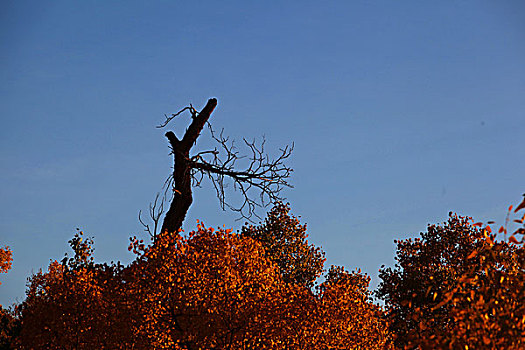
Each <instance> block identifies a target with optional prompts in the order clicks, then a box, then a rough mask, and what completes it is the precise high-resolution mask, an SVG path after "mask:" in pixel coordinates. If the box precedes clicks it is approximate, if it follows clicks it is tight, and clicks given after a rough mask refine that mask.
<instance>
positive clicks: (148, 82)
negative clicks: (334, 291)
mask: <svg viewBox="0 0 525 350" xmlns="http://www.w3.org/2000/svg"><path fill="white" fill-rule="evenodd" d="M524 62H525V5H524V3H523V2H521V1H461V2H448V1H441V2H420V1H403V2H392V1H377V2H369V1H324V2H319V1H275V2H273V1H265V2H248V1H221V2H216V1H209V2H204V1H203V2H196V1H195V2H190V1H187V2H181V1H148V2H145V1H143V2H138V1H83V2H80V1H79V2H74V1H54V2H41V1H30V2H28V1H3V2H2V3H1V5H0V63H1V64H0V77H1V82H2V83H1V94H0V99H1V100H0V115H1V117H2V128H1V129H0V136H1V137H0V157H1V160H2V163H1V167H2V170H1V172H0V184H1V187H0V193H1V196H0V198H1V202H0V206H1V207H0V215H1V219H0V245H4V244H7V245H9V246H10V247H11V248H12V249H13V251H14V264H13V269H12V270H11V271H10V272H9V273H8V274H7V275H2V276H0V281H1V282H2V286H1V287H0V303H1V304H3V305H5V306H7V305H9V304H11V303H12V302H15V301H21V300H23V296H24V290H25V282H26V278H27V277H28V276H29V275H30V274H31V273H32V272H36V271H38V269H40V268H45V267H46V266H47V264H48V263H49V260H50V259H61V258H62V257H63V255H64V253H65V252H66V251H68V245H67V240H68V239H69V238H71V237H72V235H73V234H74V232H75V228H76V227H79V228H81V229H83V230H84V231H85V232H86V233H87V234H89V235H90V236H93V237H94V239H95V256H96V259H97V260H99V261H111V260H114V261H116V260H120V261H122V262H124V263H125V262H129V261H130V259H131V258H132V255H131V254H130V253H129V252H128V251H127V244H128V237H129V236H130V235H137V234H142V232H141V231H142V228H141V226H140V224H139V223H138V221H137V213H138V211H139V210H140V209H143V210H144V209H146V208H147V205H148V203H149V202H150V201H151V200H152V199H153V197H154V195H155V193H156V192H157V191H159V190H160V189H161V187H162V183H163V181H164V180H165V178H166V176H167V175H168V174H169V171H170V166H171V163H172V159H171V158H170V156H169V149H168V145H167V141H166V139H165V138H164V136H163V133H164V131H162V130H159V129H155V127H154V126H155V125H157V124H158V123H159V122H161V121H162V120H163V115H164V113H172V112H175V111H177V110H179V109H180V108H182V107H184V106H185V105H187V104H188V103H193V105H194V106H196V107H198V108H201V107H202V106H204V104H205V103H206V101H207V99H208V98H210V97H217V98H218V100H219V105H218V107H217V109H216V111H215V112H214V114H213V115H212V118H211V119H210V121H211V122H212V123H213V124H214V125H215V127H216V128H223V127H224V129H225V131H226V132H227V133H228V134H229V135H231V136H232V137H233V138H237V139H242V137H250V138H252V137H259V136H262V135H265V136H266V139H267V143H268V149H275V150H276V149H277V148H278V147H281V146H284V145H286V144H289V143H291V142H295V151H294V155H293V158H292V159H291V161H290V165H291V166H292V167H293V168H294V169H295V171H294V174H293V177H292V179H291V182H292V183H293V185H294V189H291V190H287V191H286V192H285V193H284V194H285V196H286V197H287V198H288V200H289V201H290V202H291V207H292V211H293V212H294V213H295V214H296V215H300V216H301V220H302V221H303V222H305V223H307V224H308V227H309V234H310V240H311V242H312V243H315V244H316V245H321V246H322V247H323V249H324V250H325V251H326V254H327V258H328V262H327V263H328V264H339V265H344V266H346V267H347V268H348V269H354V268H362V269H363V270H364V271H365V272H367V273H369V274H370V275H371V276H372V278H373V280H372V284H373V285H375V284H377V278H376V273H377V270H378V268H379V267H380V265H381V264H386V265H391V264H392V263H393V256H394V252H395V251H394V244H393V240H394V239H396V238H403V237H408V236H415V235H417V234H418V233H419V232H420V231H424V230H425V229H426V225H427V224H428V223H437V222H443V221H445V220H446V219H447V215H448V212H449V211H455V212H458V213H460V214H463V215H469V216H473V217H474V218H476V219H478V220H490V219H496V220H499V221H501V220H502V219H504V216H505V210H506V207H508V205H510V204H516V203H518V202H519V201H520V199H521V194H522V193H523V192H525V181H524V179H525V162H524V161H523V159H525V138H524V137H523V135H524V126H525V63H524ZM184 127H185V123H184V120H180V121H177V123H174V124H173V125H172V128H173V129H174V130H175V131H178V132H179V134H180V133H181V132H182V129H184ZM204 136H206V135H205V134H204V135H203V137H204ZM202 144H203V145H206V142H205V140H204V139H202ZM197 218H199V219H202V220H204V222H205V223H206V224H207V225H211V226H222V225H223V224H224V225H226V226H227V227H233V228H235V229H238V228H239V226H240V225H241V223H242V222H239V221H235V219H236V216H235V215H233V214H232V213H229V212H223V211H221V210H220V208H219V205H218V202H217V200H216V198H215V195H214V192H213V191H212V190H211V189H210V187H206V186H205V187H204V188H202V189H197V190H196V191H195V198H194V204H193V206H192V207H191V209H190V212H189V215H188V217H187V220H186V224H185V227H186V228H187V229H191V228H192V227H195V225H194V223H195V220H196V219H197Z"/></svg>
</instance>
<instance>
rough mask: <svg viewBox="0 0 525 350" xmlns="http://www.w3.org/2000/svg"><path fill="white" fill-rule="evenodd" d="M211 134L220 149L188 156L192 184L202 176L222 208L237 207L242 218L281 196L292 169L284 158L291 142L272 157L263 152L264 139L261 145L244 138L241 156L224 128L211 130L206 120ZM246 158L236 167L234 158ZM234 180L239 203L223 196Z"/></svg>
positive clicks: (289, 149) (254, 213)
mask: <svg viewBox="0 0 525 350" xmlns="http://www.w3.org/2000/svg"><path fill="white" fill-rule="evenodd" d="M208 127H209V130H210V133H211V135H212V138H213V139H214V140H215V141H216V142H217V143H218V144H219V148H220V149H221V151H222V154H221V152H219V151H218V150H217V148H215V149H214V150H210V151H204V152H200V153H198V154H197V155H195V156H193V157H192V158H191V160H190V167H191V168H192V179H193V183H194V186H199V185H200V184H201V182H202V179H203V178H204V177H207V178H208V179H209V180H210V181H211V182H212V184H213V186H214V188H215V191H216V193H217V198H218V199H219V202H220V204H221V208H222V209H225V208H226V207H227V208H228V209H230V210H233V211H236V212H238V213H239V214H240V215H241V218H246V219H248V220H251V217H252V216H255V217H259V216H258V215H257V213H256V208H257V207H266V206H267V205H268V204H270V203H274V202H276V201H279V200H283V199H284V198H282V197H281V195H280V193H281V191H282V189H283V188H284V187H292V186H291V185H290V183H289V182H288V178H289V177H290V175H291V172H292V171H293V170H292V169H291V168H290V167H288V166H286V165H285V160H286V159H287V158H289V157H290V155H291V153H292V151H293V147H294V145H293V144H292V145H291V146H286V147H285V148H284V149H280V154H279V155H278V157H277V158H275V159H270V158H269V156H268V155H267V154H265V150H264V146H265V143H266V140H265V138H264V137H263V139H262V141H261V142H260V145H257V143H256V141H255V140H254V141H247V140H246V139H243V141H244V145H245V146H246V147H247V148H248V150H249V153H251V154H250V156H240V155H239V152H238V151H237V148H236V147H235V144H234V142H233V141H230V140H229V138H228V137H225V136H224V132H223V130H221V132H220V133H219V134H217V133H215V132H214V131H213V128H212V127H211V125H210V124H209V123H208ZM241 159H246V162H247V163H248V164H247V165H246V166H245V167H244V169H243V170H237V169H236V165H237V162H238V161H239V160H241ZM229 184H233V189H234V191H237V192H239V193H240V195H241V204H240V205H237V206H235V205H232V204H231V202H230V201H227V200H226V193H225V190H226V188H227V187H228V185H229Z"/></svg>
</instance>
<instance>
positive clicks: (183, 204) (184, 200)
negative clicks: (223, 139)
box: [162, 98, 217, 233]
mask: <svg viewBox="0 0 525 350" xmlns="http://www.w3.org/2000/svg"><path fill="white" fill-rule="evenodd" d="M216 106H217V100H216V99H214V98H212V99H210V100H208V103H207V104H206V106H205V107H204V108H203V109H202V111H201V112H200V113H198V114H197V116H196V117H195V118H194V119H193V121H192V123H191V124H190V126H189V127H188V129H187V130H186V133H185V134H184V137H183V138H182V140H179V139H178V138H177V136H175V134H174V133H173V132H171V131H169V132H167V133H166V137H167V138H168V140H169V142H170V145H171V148H172V150H173V158H174V166H173V181H174V188H173V190H174V196H173V201H172V202H171V205H170V208H169V210H168V211H167V212H166V216H165V217H164V222H163V223H162V232H165V231H168V232H170V233H172V232H178V230H179V229H180V228H181V227H182V222H183V221H184V218H185V217H186V213H187V212H188V209H189V208H190V206H191V203H192V202H193V196H192V191H191V181H192V177H191V170H192V163H191V161H190V149H191V148H192V147H193V145H194V144H195V142H196V141H197V138H198V137H199V135H200V133H201V131H202V129H203V127H204V125H205V124H206V122H207V121H208V119H209V118H210V115H211V113H212V112H213V110H214V109H215V107H216Z"/></svg>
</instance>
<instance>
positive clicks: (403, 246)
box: [376, 200, 525, 349]
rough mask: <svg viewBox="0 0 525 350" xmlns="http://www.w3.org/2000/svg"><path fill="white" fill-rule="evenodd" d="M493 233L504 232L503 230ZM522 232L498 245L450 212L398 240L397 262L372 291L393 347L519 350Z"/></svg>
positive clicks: (524, 323)
mask: <svg viewBox="0 0 525 350" xmlns="http://www.w3.org/2000/svg"><path fill="white" fill-rule="evenodd" d="M524 206H525V200H524V202H523V203H522V204H521V205H520V206H519V207H518V208H519V209H521V208H523V207H524ZM511 210H512V207H510V208H509V214H510V213H511ZM516 211H517V210H516ZM524 218H525V215H524V216H523V217H521V218H517V219H515V220H514V222H515V223H517V224H519V225H523V222H524ZM507 223H508V220H507ZM499 232H500V233H507V227H506V225H505V226H502V227H501V228H500V230H499ZM523 233H524V231H523V227H521V228H518V229H516V230H515V231H514V232H513V233H512V234H511V235H510V237H509V238H508V239H507V237H506V235H505V237H503V239H499V240H498V239H497V235H496V234H495V233H493V232H492V229H491V227H490V226H489V225H487V226H484V225H483V224H482V223H474V222H473V220H472V219H471V218H468V217H460V216H457V215H452V214H451V215H450V218H449V220H448V222H446V223H445V224H443V225H430V226H429V227H428V230H427V232H425V233H422V234H421V237H420V238H416V239H414V240H412V239H408V240H402V241H398V242H397V257H396V260H397V264H396V266H395V268H394V269H392V268H384V269H382V270H381V271H380V278H381V279H382V282H381V284H380V286H379V288H378V290H377V292H376V293H377V295H378V296H379V297H380V298H382V299H383V300H384V301H385V304H386V306H387V310H388V314H387V317H388V320H389V323H390V329H391V331H392V333H393V334H394V336H395V345H396V347H398V348H400V349H414V348H421V349H436V348H439V349H469V348H470V349H523V348H524V347H525V274H524V273H525V250H524V248H523V244H522V242H523ZM520 236H521V239H519V237H520Z"/></svg>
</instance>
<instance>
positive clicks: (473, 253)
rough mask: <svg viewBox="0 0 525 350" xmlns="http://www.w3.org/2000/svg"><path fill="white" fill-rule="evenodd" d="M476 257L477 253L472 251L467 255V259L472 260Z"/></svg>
mask: <svg viewBox="0 0 525 350" xmlns="http://www.w3.org/2000/svg"><path fill="white" fill-rule="evenodd" d="M476 255H478V252H477V251H475V250H473V251H472V253H470V254H469V256H467V259H472V258H473V257H475V256H476Z"/></svg>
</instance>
